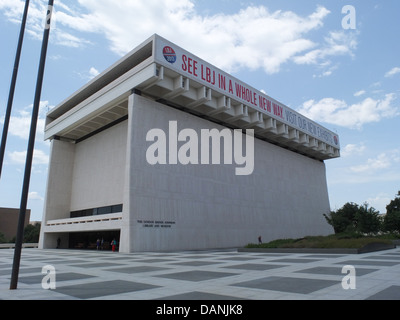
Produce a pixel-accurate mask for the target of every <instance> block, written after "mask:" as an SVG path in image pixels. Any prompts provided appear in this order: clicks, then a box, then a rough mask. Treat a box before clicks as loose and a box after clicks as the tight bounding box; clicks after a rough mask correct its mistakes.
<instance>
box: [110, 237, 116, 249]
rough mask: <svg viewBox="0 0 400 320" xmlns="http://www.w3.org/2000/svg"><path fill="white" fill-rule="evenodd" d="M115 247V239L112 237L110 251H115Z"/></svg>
mask: <svg viewBox="0 0 400 320" xmlns="http://www.w3.org/2000/svg"><path fill="white" fill-rule="evenodd" d="M116 247H117V241H116V240H115V239H113V241H111V248H112V252H115V249H116Z"/></svg>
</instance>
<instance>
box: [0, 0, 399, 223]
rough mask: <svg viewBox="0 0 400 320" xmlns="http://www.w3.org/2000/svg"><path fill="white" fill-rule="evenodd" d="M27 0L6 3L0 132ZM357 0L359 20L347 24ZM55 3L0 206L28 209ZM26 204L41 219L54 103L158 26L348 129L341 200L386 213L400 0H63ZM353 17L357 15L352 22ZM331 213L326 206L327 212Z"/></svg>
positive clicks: (22, 87) (35, 37) (23, 75)
mask: <svg viewBox="0 0 400 320" xmlns="http://www.w3.org/2000/svg"><path fill="white" fill-rule="evenodd" d="M23 5H24V1H20V0H0V39H1V46H0V70H1V72H0V129H2V126H3V119H4V115H5V108H6V105H7V98H8V91H9V86H10V80H11V74H12V68H13V63H14V56H15V51H16V46H17V39H18V35H19V28H20V20H21V17H22V12H23ZM346 5H351V6H353V8H354V9H355V19H356V20H355V21H356V25H355V29H346V28H343V24H342V20H343V19H344V18H346V17H347V13H342V8H343V7H344V6H346ZM46 6H47V1H42V0H32V1H31V5H30V10H29V20H28V24H27V30H26V35H25V39H24V46H23V51H22V58H21V64H20V73H19V76H18V82H17V87H16V92H15V99H14V105H13V113H12V119H11V124H10V133H9V139H8V142H7V149H6V155H5V162H4V167H3V174H2V177H1V181H0V206H1V207H16V208H18V207H19V203H20V197H21V189H22V179H23V171H24V161H25V153H26V147H27V140H28V138H27V137H28V132H29V123H30V116H31V109H32V103H33V99H34V91H35V84H36V75H37V68H38V62H39V56H40V47H41V39H42V34H43V31H42V30H43V23H44V16H45V12H46V11H45V10H46ZM54 9H55V11H54V12H55V15H54V19H53V27H52V30H51V34H50V44H49V49H48V59H47V64H46V71H45V79H44V84H43V92H42V99H41V100H42V104H41V112H40V117H39V126H38V134H37V139H36V145H35V158H34V167H33V171H32V180H31V187H30V197H29V202H28V207H29V208H31V209H32V217H31V220H41V217H42V211H43V204H44V198H45V188H46V180H47V166H48V159H49V154H50V144H49V142H45V141H43V129H44V121H45V114H46V112H47V110H49V109H50V108H52V107H54V106H56V105H57V104H59V103H60V102H61V101H63V100H64V99H66V98H68V97H69V96H70V95H71V94H72V93H73V92H74V91H76V90H77V89H79V88H80V87H81V86H83V85H84V84H85V83H87V82H88V81H90V79H92V78H93V77H94V76H96V75H97V74H99V73H100V72H102V71H103V70H105V69H106V68H107V67H109V66H110V65H111V64H113V63H114V62H115V61H117V60H118V59H119V58H120V57H122V55H124V54H126V53H127V52H128V51H130V50H131V49H133V48H134V47H135V46H136V45H138V44H140V43H141V42H143V41H144V40H146V39H147V38H148V37H149V36H151V35H152V34H154V33H158V34H159V35H161V36H163V37H165V38H167V39H168V40H170V41H172V42H174V43H176V44H177V45H179V46H181V47H183V48H185V49H186V50H188V51H190V52H192V53H194V54H195V55H197V56H199V57H201V58H203V59H204V60H206V61H208V62H210V63H212V64H214V65H216V66H218V67H220V68H221V69H223V70H225V71H227V72H229V73H231V74H233V75H234V76H235V77H237V78H239V79H240V80H242V81H244V82H246V83H248V84H249V85H251V86H253V87H255V88H257V89H260V90H263V91H265V92H266V93H267V94H268V95H270V96H271V97H273V98H275V99H277V100H279V101H280V102H282V103H284V104H286V105H287V106H289V107H291V108H292V109H295V110H297V111H299V112H301V113H303V114H304V115H306V116H308V117H310V118H311V119H313V120H315V121H317V122H319V123H321V124H322V125H324V126H326V127H327V128H328V129H331V130H332V131H335V132H337V133H338V134H339V135H340V139H341V147H342V157H341V158H340V159H335V160H329V161H327V162H326V166H327V178H328V189H329V197H330V202H331V207H332V209H338V208H340V207H341V206H343V205H344V204H345V203H346V202H356V203H358V204H362V203H364V202H368V203H369V204H370V205H371V206H373V207H375V208H376V209H377V210H379V211H380V212H381V213H384V212H385V207H386V205H387V204H388V203H389V202H390V201H391V200H392V199H394V197H395V194H397V192H398V191H399V190H400V140H399V134H398V130H396V129H397V128H398V127H399V121H400V58H399V57H400V42H399V41H397V39H398V30H400V19H399V18H400V17H399V15H400V2H399V1H397V0H385V1H377V0H358V1H357V0H346V1H340V0H335V1H333V0H329V1H328V0H320V1H311V0H310V1H298V0H282V1H272V0H271V1H269V0H265V1H260V0H254V1H245V0H214V1H209V0H203V1H194V0H166V1H160V0H147V1H135V0H129V1H128V0H126V1H124V0H121V1H118V2H117V1H113V0H63V1H59V0H55V7H54ZM345 21H348V20H346V19H345ZM321 214H322V213H321Z"/></svg>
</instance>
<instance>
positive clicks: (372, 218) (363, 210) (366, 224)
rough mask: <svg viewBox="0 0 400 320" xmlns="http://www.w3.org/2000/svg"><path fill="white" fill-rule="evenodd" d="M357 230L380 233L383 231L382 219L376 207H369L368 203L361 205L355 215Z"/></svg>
mask: <svg viewBox="0 0 400 320" xmlns="http://www.w3.org/2000/svg"><path fill="white" fill-rule="evenodd" d="M355 219H356V221H357V231H358V232H361V233H378V232H379V231H381V227H382V221H381V216H380V214H379V211H376V210H375V208H373V207H371V208H368V203H364V205H362V206H360V207H359V209H358V211H357V213H356V217H355Z"/></svg>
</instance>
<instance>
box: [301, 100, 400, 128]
mask: <svg viewBox="0 0 400 320" xmlns="http://www.w3.org/2000/svg"><path fill="white" fill-rule="evenodd" d="M395 99H396V96H395V94H394V93H391V94H387V95H386V96H385V98H384V99H379V100H375V99H372V98H366V99H365V100H363V101H361V102H359V103H355V104H352V105H348V104H347V103H346V102H345V101H343V100H338V99H334V98H324V99H321V100H320V101H314V100H309V101H306V102H304V103H303V105H302V106H301V107H300V108H299V110H298V111H299V112H300V113H301V114H303V115H304V116H306V117H309V118H311V119H313V120H315V121H317V122H325V123H329V124H334V125H337V126H342V127H346V128H351V129H361V128H362V127H363V125H365V124H368V123H373V122H379V121H381V120H382V119H386V118H393V117H395V116H398V115H400V110H399V108H398V107H396V106H394V105H393V101H394V100H395Z"/></svg>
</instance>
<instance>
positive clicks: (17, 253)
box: [10, 0, 54, 290]
mask: <svg viewBox="0 0 400 320" xmlns="http://www.w3.org/2000/svg"><path fill="white" fill-rule="evenodd" d="M53 3H54V0H49V4H48V7H47V14H46V25H45V29H44V33H43V42H42V51H41V56H40V63H39V70H38V77H37V82H36V92H35V99H34V103H33V110H32V121H31V129H30V133H29V142H28V150H27V153H26V162H25V174H24V183H23V187H22V195H21V206H20V212H19V219H18V230H17V237H16V242H15V250H14V261H13V268H12V275H11V283H10V290H15V289H17V286H18V275H19V267H20V261H21V251H22V241H23V235H24V224H25V215H26V207H27V202H28V194H29V184H30V178H31V171H32V160H33V151H34V147H35V137H36V127H37V120H38V116H39V107H40V97H41V93H42V85H43V76H44V68H45V64H46V55H47V46H48V42H49V36H50V24H51V15H52V12H53Z"/></svg>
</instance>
